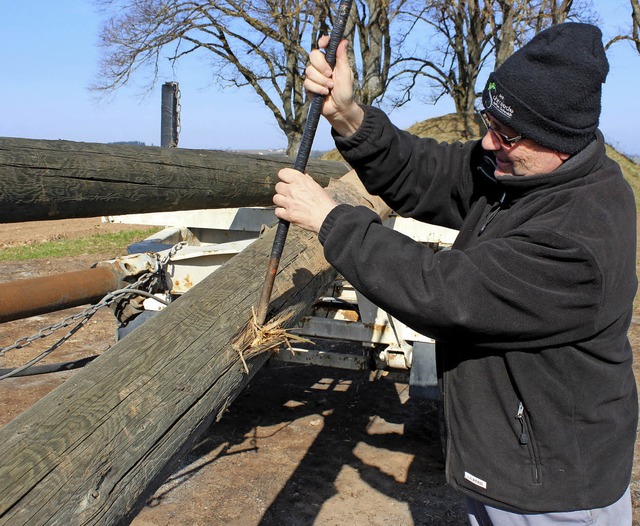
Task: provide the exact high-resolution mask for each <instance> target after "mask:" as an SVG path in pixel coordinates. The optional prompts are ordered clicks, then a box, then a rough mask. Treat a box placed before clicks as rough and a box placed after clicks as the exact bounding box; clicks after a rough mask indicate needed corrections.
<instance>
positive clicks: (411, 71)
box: [395, 0, 493, 136]
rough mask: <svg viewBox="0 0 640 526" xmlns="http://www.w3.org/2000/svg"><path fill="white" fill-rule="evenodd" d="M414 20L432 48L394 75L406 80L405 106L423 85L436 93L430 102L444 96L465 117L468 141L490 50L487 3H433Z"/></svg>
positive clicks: (444, 0)
mask: <svg viewBox="0 0 640 526" xmlns="http://www.w3.org/2000/svg"><path fill="white" fill-rule="evenodd" d="M424 5H425V7H424V9H423V10H422V11H421V12H420V13H416V14H415V25H416V27H419V28H420V29H421V30H422V32H423V37H422V39H423V40H424V41H426V42H431V43H432V44H433V47H431V48H430V49H425V48H423V49H422V50H420V53H416V54H414V55H412V56H405V58H404V59H403V60H404V64H405V67H404V69H402V70H400V71H398V72H397V73H396V74H395V77H396V78H400V77H402V76H404V77H405V79H408V82H407V83H406V89H405V92H404V98H403V100H401V101H400V104H402V103H405V102H408V101H409V100H411V98H412V97H413V93H414V91H417V90H418V89H419V88H418V86H419V84H420V81H421V80H424V79H426V80H427V81H428V82H429V83H430V85H431V86H432V87H434V88H435V90H436V92H435V93H436V95H435V96H434V97H433V100H434V101H436V100H438V99H440V98H441V97H442V96H445V95H448V96H450V97H451V98H452V99H453V102H454V105H455V108H456V112H457V113H458V114H459V115H461V116H462V117H463V120H464V127H465V130H466V133H467V135H469V136H470V135H472V133H473V131H472V125H471V123H472V121H473V119H474V113H475V109H474V103H475V99H476V94H475V85H476V81H477V79H478V75H479V74H480V71H481V70H482V67H483V66H484V64H485V62H486V61H487V59H488V58H489V56H490V54H491V51H492V50H493V33H492V31H491V20H492V9H491V4H490V2H482V1H479V0H431V1H428V2H426V4H424Z"/></svg>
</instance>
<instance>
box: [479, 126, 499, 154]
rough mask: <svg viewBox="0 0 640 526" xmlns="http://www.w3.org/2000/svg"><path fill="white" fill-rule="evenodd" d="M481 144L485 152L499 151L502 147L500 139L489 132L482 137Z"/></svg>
mask: <svg viewBox="0 0 640 526" xmlns="http://www.w3.org/2000/svg"><path fill="white" fill-rule="evenodd" d="M481 144H482V147H483V148H484V149H485V150H487V151H496V150H499V149H500V147H501V146H502V143H501V142H500V139H498V138H497V137H496V136H495V134H494V133H492V132H491V130H487V131H486V133H485V134H484V137H482V142H481Z"/></svg>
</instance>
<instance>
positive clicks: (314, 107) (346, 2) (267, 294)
mask: <svg viewBox="0 0 640 526" xmlns="http://www.w3.org/2000/svg"><path fill="white" fill-rule="evenodd" d="M352 2H353V0H342V1H341V2H340V5H339V7H338V16H337V17H336V23H335V24H334V26H333V30H332V31H331V36H330V37H329V45H328V46H327V50H326V53H325V55H326V59H327V62H328V63H329V65H330V66H331V68H332V69H333V67H334V66H335V63H336V50H337V48H338V44H340V41H341V40H342V35H343V34H344V28H345V26H346V25H347V20H348V19H349V13H350V12H351V4H352ZM324 99H325V97H324V96H323V95H319V94H314V96H313V98H312V100H311V106H310V107H309V113H308V115H307V121H306V123H305V125H304V131H303V132H302V139H301V141H300V149H299V150H298V155H297V156H296V160H295V162H294V164H293V168H294V169H295V170H298V171H299V172H304V170H305V168H306V167H307V161H308V160H309V155H310V154H311V146H312V145H313V138H314V136H315V134H316V130H317V128H318V122H319V121H320V115H321V113H322V104H323V103H324ZM288 232H289V222H288V221H285V220H283V219H281V220H280V221H278V227H277V229H276V235H275V238H274V240H273V246H272V247H271V256H270V257H269V265H268V267H267V274H266V277H265V280H264V284H263V286H262V292H261V293H260V300H259V303H258V309H257V311H256V321H257V323H258V325H263V324H264V322H265V321H266V319H267V311H268V310H269V301H270V300H271V292H272V291H273V283H274V282H275V279H276V274H277V273H278V267H279V266H280V258H281V257H282V251H283V250H284V244H285V241H286V240H287V234H288Z"/></svg>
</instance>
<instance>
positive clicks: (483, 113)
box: [478, 110, 522, 146]
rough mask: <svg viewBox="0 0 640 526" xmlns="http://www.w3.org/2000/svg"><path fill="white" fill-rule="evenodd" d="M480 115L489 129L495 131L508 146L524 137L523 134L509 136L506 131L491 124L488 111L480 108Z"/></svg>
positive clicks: (499, 138)
mask: <svg viewBox="0 0 640 526" xmlns="http://www.w3.org/2000/svg"><path fill="white" fill-rule="evenodd" d="M478 115H480V118H481V119H482V122H483V123H484V125H485V127H486V128H487V130H488V131H490V132H491V133H493V134H494V135H495V136H496V137H497V138H498V140H499V141H500V142H501V143H502V144H504V145H506V146H513V145H514V144H515V143H517V142H518V141H519V140H521V139H522V135H516V136H515V137H507V136H506V135H505V134H504V133H502V132H499V131H498V130H496V128H495V126H493V125H492V124H491V121H490V120H489V118H488V117H487V112H486V111H485V110H479V111H478Z"/></svg>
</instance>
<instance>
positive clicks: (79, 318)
mask: <svg viewBox="0 0 640 526" xmlns="http://www.w3.org/2000/svg"><path fill="white" fill-rule="evenodd" d="M185 245H186V242H185V241H181V242H180V243H177V244H176V245H174V246H173V247H171V249H170V250H169V252H168V253H167V254H166V255H165V256H164V257H163V258H162V259H161V258H160V256H159V255H158V254H155V256H156V259H157V261H158V265H157V267H156V269H155V270H154V271H149V272H145V273H144V274H143V275H142V276H141V277H140V278H138V280H137V281H136V282H135V283H132V284H130V285H127V286H126V287H123V288H122V289H119V290H117V291H114V292H110V293H109V294H107V295H106V296H105V297H104V298H102V299H101V300H100V301H99V302H98V303H96V304H94V305H91V306H89V307H87V308H86V309H84V310H83V311H82V312H79V313H77V314H74V315H72V316H69V317H67V318H65V319H63V320H62V321H60V322H58V323H56V324H54V325H50V326H49V327H45V328H44V329H40V331H38V332H37V333H36V334H34V335H32V336H26V337H23V338H19V339H18V340H16V341H15V342H14V343H13V344H12V345H9V346H8V347H4V348H2V349H0V358H1V357H2V356H4V355H5V354H6V353H7V352H9V351H13V350H16V349H22V348H24V347H27V346H28V345H31V344H32V343H33V342H34V341H36V340H39V339H41V338H46V337H48V336H51V335H52V334H53V333H54V332H56V331H58V330H60V329H64V328H65V327H69V326H70V325H73V324H76V326H75V327H74V328H73V329H71V331H70V332H69V333H68V334H66V335H65V336H63V337H62V338H60V340H58V341H57V342H56V343H54V344H53V345H52V346H51V347H49V349H47V350H46V351H44V352H43V353H42V354H40V355H39V356H38V357H36V358H34V359H33V360H31V361H30V362H29V363H28V364H25V365H24V366H22V367H19V368H18V369H15V370H13V371H12V372H10V373H8V374H5V375H4V376H0V380H2V379H4V378H7V377H9V376H11V375H12V374H16V373H17V372H19V371H22V370H24V369H26V368H27V367H30V366H31V365H33V364H34V363H36V362H38V361H40V360H41V359H42V358H44V357H45V356H48V355H49V354H51V353H52V352H53V351H54V350H55V349H57V348H58V347H60V345H62V343H64V342H65V341H67V340H68V339H69V338H70V337H71V336H72V335H73V334H75V333H76V332H77V331H78V330H79V329H80V328H81V327H82V326H84V325H85V324H86V323H87V321H89V319H91V317H92V316H93V315H94V314H95V313H96V312H98V310H100V309H101V308H103V307H108V306H110V305H111V304H112V303H115V302H116V301H118V300H119V299H120V298H122V297H124V296H127V295H129V294H131V293H135V291H137V290H138V289H139V288H140V287H142V286H147V287H148V288H149V290H150V289H151V288H152V286H153V284H154V283H155V280H154V281H152V280H153V278H154V277H156V278H160V280H161V281H163V282H164V277H163V276H162V275H163V274H164V272H165V269H166V266H167V265H168V264H169V262H170V261H171V258H173V256H175V254H176V252H178V250H180V249H181V248H182V247H184V246H185Z"/></svg>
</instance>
